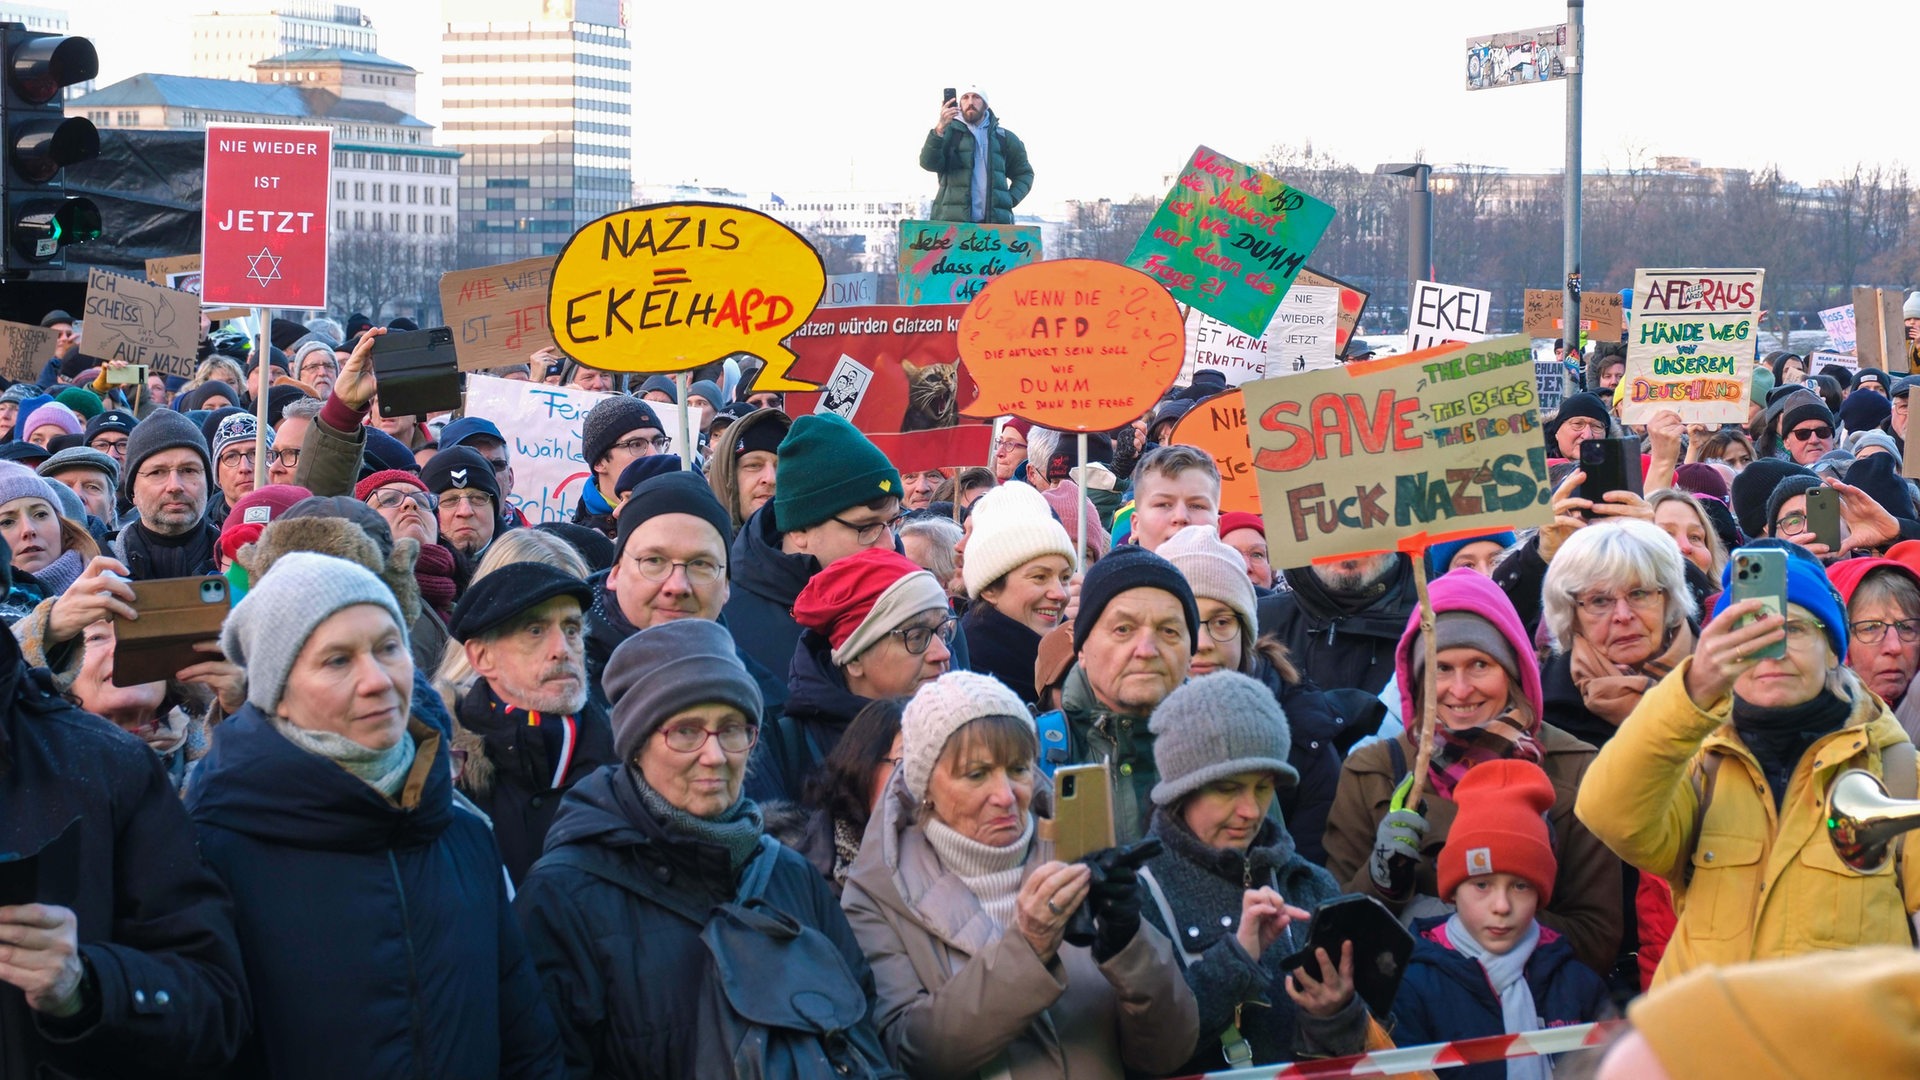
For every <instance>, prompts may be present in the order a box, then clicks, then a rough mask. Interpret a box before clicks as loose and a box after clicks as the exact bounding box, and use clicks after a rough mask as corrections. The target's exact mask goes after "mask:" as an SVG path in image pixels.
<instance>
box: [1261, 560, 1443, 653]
mask: <svg viewBox="0 0 1920 1080" xmlns="http://www.w3.org/2000/svg"><path fill="white" fill-rule="evenodd" d="M1286 579H1287V588H1288V590H1289V591H1291V592H1292V593H1293V595H1294V599H1295V602H1296V603H1298V604H1299V605H1300V610H1301V611H1302V612H1304V613H1305V614H1306V615H1307V618H1308V620H1309V625H1317V626H1322V627H1324V626H1326V625H1327V624H1329V623H1334V624H1337V625H1338V627H1339V631H1340V633H1343V634H1364V635H1366V636H1368V637H1377V638H1386V639H1388V640H1392V639H1394V638H1397V637H1399V636H1400V632H1401V629H1402V628H1403V627H1404V625H1405V621H1406V620H1405V619H1404V618H1403V617H1402V616H1401V614H1400V613H1401V612H1403V611H1405V610H1407V608H1408V607H1413V608H1414V609H1415V610H1418V608H1419V603H1418V599H1417V596H1416V594H1415V592H1414V587H1413V564H1412V563H1411V562H1410V561H1409V560H1407V559H1406V558H1405V557H1402V558H1400V559H1399V560H1397V564H1396V565H1395V567H1394V570H1393V573H1392V574H1390V575H1389V576H1388V578H1387V581H1386V587H1385V588H1384V589H1383V590H1382V591H1381V593H1380V594H1379V595H1378V596H1375V597H1374V598H1372V599H1371V600H1370V601H1368V602H1367V603H1366V604H1365V605H1364V606H1361V607H1358V608H1356V607H1353V606H1352V605H1351V604H1347V603H1343V602H1342V601H1341V599H1340V598H1338V597H1336V596H1334V595H1333V594H1332V593H1330V592H1328V591H1327V586H1326V583H1325V582H1323V581H1321V580H1320V578H1319V575H1317V574H1315V573H1314V572H1313V568H1312V567H1305V566H1301V567H1294V568H1291V569H1289V570H1287V571H1286Z"/></svg>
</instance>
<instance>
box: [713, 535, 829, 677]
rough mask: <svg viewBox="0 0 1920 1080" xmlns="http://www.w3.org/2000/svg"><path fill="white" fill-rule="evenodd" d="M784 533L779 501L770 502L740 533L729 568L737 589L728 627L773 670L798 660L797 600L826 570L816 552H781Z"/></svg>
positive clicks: (728, 613) (728, 610) (730, 603)
mask: <svg viewBox="0 0 1920 1080" xmlns="http://www.w3.org/2000/svg"><path fill="white" fill-rule="evenodd" d="M780 535H781V534H780V529H779V527H778V526H776V525H775V524H774V522H773V503H772V502H768V503H767V504H766V505H765V506H762V507H761V508H760V509H759V510H756V511H754V514H753V516H752V517H750V518H748V519H747V523H746V524H745V525H742V526H741V527H740V531H739V532H737V533H735V534H734V537H733V551H732V553H731V555H730V559H731V564H732V565H731V566H730V567H729V570H728V572H729V574H730V575H731V576H732V578H733V592H732V594H731V595H729V596H728V597H727V607H726V616H727V628H728V629H729V630H731V631H733V640H734V641H735V643H737V644H738V645H739V646H740V647H741V649H742V650H744V651H745V652H746V654H747V655H748V656H751V657H753V658H754V660H755V661H757V662H758V663H759V664H760V666H761V667H763V668H765V669H766V670H768V671H785V670H787V665H788V664H789V663H791V662H792V660H793V647H794V644H795V643H797V642H798V641H799V640H800V624H799V623H797V622H794V621H793V602H794V600H796V599H798V598H799V596H800V590H801V589H803V588H805V587H806V584H807V579H809V578H811V577H813V575H814V574H816V573H819V572H820V560H818V559H816V558H814V557H813V556H811V555H789V554H787V553H786V552H784V551H782V550H780Z"/></svg>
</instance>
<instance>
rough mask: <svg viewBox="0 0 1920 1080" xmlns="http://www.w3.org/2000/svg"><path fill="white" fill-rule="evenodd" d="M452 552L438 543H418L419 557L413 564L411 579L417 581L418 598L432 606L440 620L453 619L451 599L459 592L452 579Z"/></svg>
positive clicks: (449, 620) (447, 620)
mask: <svg viewBox="0 0 1920 1080" xmlns="http://www.w3.org/2000/svg"><path fill="white" fill-rule="evenodd" d="M453 567H454V563H453V552H451V551H449V550H448V549H447V548H445V547H444V546H442V545H440V544H437V543H435V544H422V545H420V557H419V558H418V559H417V560H415V561H414V564H413V580H414V581H416V582H418V583H419V586H420V600H421V602H422V603H424V604H426V605H427V606H428V607H430V608H432V609H433V611H434V614H436V615H438V616H440V621H442V622H451V621H452V620H453V601H454V597H455V595H456V594H457V593H458V592H459V588H458V586H456V585H455V584H454V581H453Z"/></svg>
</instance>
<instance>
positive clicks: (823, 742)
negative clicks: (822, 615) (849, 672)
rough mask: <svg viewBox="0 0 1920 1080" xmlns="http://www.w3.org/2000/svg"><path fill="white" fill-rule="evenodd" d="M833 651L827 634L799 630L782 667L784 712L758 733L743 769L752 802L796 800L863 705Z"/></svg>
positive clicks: (748, 795)
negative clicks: (788, 660) (784, 671)
mask: <svg viewBox="0 0 1920 1080" xmlns="http://www.w3.org/2000/svg"><path fill="white" fill-rule="evenodd" d="M832 654H833V646H831V645H829V644H828V643H827V639H826V638H824V637H822V636H821V635H819V634H816V633H814V632H813V631H812V630H803V631H801V632H800V641H799V643H798V644H797V645H795V646H794V650H793V657H792V660H791V663H790V664H789V666H788V669H787V686H788V690H789V696H788V698H787V708H786V712H785V714H784V715H782V716H781V717H780V718H779V719H778V720H776V721H774V723H773V724H772V725H770V726H768V727H767V728H766V729H764V730H762V731H761V733H760V742H759V743H758V744H757V745H755V747H754V749H753V759H752V762H751V764H750V765H749V766H748V768H747V783H746V796H747V798H749V799H752V800H753V801H754V802H769V801H772V800H776V799H784V800H786V801H788V802H799V801H800V800H801V796H802V795H804V794H805V793H806V787H807V780H808V778H809V777H811V776H812V775H813V774H814V772H815V771H817V770H818V769H819V768H820V766H821V764H822V763H824V762H825V761H826V760H827V755H828V754H831V753H833V748H834V747H836V746H838V745H840V736H841V735H842V734H843V733H845V732H846V730H847V725H848V724H851V723H853V718H854V717H855V716H857V715H859V713H860V710H861V709H864V708H866V707H867V705H868V703H869V702H868V699H866V698H863V697H861V696H860V695H858V694H856V693H854V692H853V691H851V690H849V689H847V677H846V676H845V675H844V674H842V673H841V671H840V668H839V667H838V666H836V665H835V664H834V662H833V655H832Z"/></svg>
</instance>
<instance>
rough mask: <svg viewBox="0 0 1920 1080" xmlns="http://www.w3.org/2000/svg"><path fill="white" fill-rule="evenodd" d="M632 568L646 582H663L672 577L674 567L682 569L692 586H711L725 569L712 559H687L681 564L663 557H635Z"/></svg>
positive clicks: (721, 564) (676, 560)
mask: <svg viewBox="0 0 1920 1080" xmlns="http://www.w3.org/2000/svg"><path fill="white" fill-rule="evenodd" d="M633 566H634V569H636V570H638V571H640V576H641V577H643V578H646V579H647V580H648V581H665V580H667V579H668V578H670V577H672V576H673V570H674V568H675V567H684V568H685V569H686V571H687V581H688V582H690V583H691V584H694V585H711V584H713V583H714V582H716V581H719V580H720V575H721V574H722V573H723V572H725V570H726V569H727V568H726V566H725V564H723V563H717V562H714V561H713V560H712V559H688V560H686V561H685V562H682V561H680V560H678V559H669V558H667V557H665V556H663V555H635V556H634V557H633Z"/></svg>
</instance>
